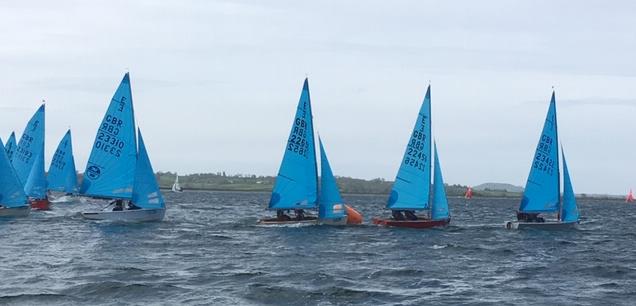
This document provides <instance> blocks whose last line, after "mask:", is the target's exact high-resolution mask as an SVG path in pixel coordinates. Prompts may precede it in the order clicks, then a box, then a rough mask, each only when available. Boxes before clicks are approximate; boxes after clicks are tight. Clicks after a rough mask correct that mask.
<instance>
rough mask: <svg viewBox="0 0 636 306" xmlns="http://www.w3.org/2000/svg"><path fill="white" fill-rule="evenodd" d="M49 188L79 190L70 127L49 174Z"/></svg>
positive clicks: (57, 150)
mask: <svg viewBox="0 0 636 306" xmlns="http://www.w3.org/2000/svg"><path fill="white" fill-rule="evenodd" d="M47 180H48V189H49V190H54V191H63V192H66V193H75V192H77V173H76V171H75V159H74V158H73V142H72V140H71V130H70V129H69V130H68V131H67V132H66V134H65V135H64V137H63V138H62V140H61V141H60V144H58V146H57V149H56V150H55V154H54V155H53V159H52V160H51V165H50V166H49V173H48V176H47Z"/></svg>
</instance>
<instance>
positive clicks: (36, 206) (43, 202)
mask: <svg viewBox="0 0 636 306" xmlns="http://www.w3.org/2000/svg"><path fill="white" fill-rule="evenodd" d="M30 202H31V209H33V210H49V209H51V202H49V199H34V200H31V201H30Z"/></svg>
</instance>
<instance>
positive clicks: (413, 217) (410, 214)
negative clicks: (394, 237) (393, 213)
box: [404, 210, 417, 221]
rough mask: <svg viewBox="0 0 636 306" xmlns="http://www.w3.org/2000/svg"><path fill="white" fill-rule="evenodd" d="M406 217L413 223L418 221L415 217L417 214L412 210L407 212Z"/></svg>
mask: <svg viewBox="0 0 636 306" xmlns="http://www.w3.org/2000/svg"><path fill="white" fill-rule="evenodd" d="M404 216H406V219H407V220H411V221H414V220H417V216H416V215H415V212H414V211H412V210H405V211H404Z"/></svg>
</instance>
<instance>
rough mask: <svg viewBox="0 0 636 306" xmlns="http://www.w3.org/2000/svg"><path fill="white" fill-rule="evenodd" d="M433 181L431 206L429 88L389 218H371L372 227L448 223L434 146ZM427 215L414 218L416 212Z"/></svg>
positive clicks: (391, 199) (392, 197) (393, 193)
mask: <svg viewBox="0 0 636 306" xmlns="http://www.w3.org/2000/svg"><path fill="white" fill-rule="evenodd" d="M433 151H434V153H435V159H434V163H435V165H434V172H435V173H434V174H435V175H434V180H433V200H432V202H431V199H430V198H431V190H430V189H431V158H430V157H431V86H430V85H429V86H428V89H427V90H426V96H425V97H424V101H423V102H422V106H421V107H420V111H419V114H418V117H417V121H416V122H415V127H414V128H413V132H412V133H411V137H410V139H409V142H408V145H407V146H406V150H405V152H404V157H403V158H402V163H401V165H400V169H399V170H398V173H397V176H396V178H395V182H394V183H393V187H392V189H391V195H390V196H389V200H388V201H387V205H386V208H388V209H391V211H392V217H391V218H386V219H384V218H373V224H377V225H382V226H395V227H409V228H431V227H438V226H445V225H447V224H448V223H450V210H449V208H448V200H447V198H446V191H445V189H444V179H443V177H442V169H441V166H440V163H439V156H438V154H437V146H436V145H433ZM421 210H424V211H427V214H426V215H420V216H417V215H416V214H415V212H416V211H421Z"/></svg>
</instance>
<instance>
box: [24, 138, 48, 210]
mask: <svg viewBox="0 0 636 306" xmlns="http://www.w3.org/2000/svg"><path fill="white" fill-rule="evenodd" d="M24 192H25V193H26V195H27V196H29V197H31V198H34V199H46V173H45V172H44V150H40V153H39V154H38V155H37V157H36V158H35V159H34V162H33V167H31V171H30V173H29V177H28V178H27V181H26V184H24Z"/></svg>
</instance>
